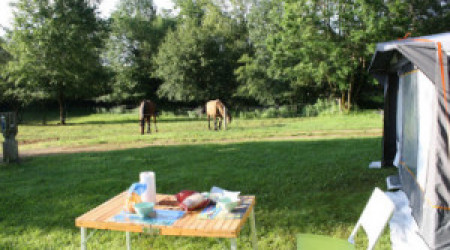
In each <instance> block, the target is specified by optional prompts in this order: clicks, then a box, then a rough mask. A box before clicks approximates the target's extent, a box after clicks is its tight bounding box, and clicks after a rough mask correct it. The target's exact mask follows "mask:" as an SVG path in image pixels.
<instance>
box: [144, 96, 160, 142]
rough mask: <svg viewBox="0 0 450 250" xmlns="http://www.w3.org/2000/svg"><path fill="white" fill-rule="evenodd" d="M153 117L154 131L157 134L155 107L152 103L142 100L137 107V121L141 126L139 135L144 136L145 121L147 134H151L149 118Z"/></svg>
mask: <svg viewBox="0 0 450 250" xmlns="http://www.w3.org/2000/svg"><path fill="white" fill-rule="evenodd" d="M152 116H153V122H154V123H155V131H156V132H158V128H157V127H156V105H155V103H153V102H152V101H149V100H143V101H142V102H141V106H140V107H139V120H140V124H141V135H143V134H144V126H145V122H146V121H147V133H151V132H152V131H151V129H150V118H151V117H152Z"/></svg>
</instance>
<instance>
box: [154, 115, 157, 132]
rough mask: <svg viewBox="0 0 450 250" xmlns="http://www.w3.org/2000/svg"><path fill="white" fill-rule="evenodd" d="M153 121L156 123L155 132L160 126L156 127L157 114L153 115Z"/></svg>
mask: <svg viewBox="0 0 450 250" xmlns="http://www.w3.org/2000/svg"><path fill="white" fill-rule="evenodd" d="M153 122H154V123H155V132H158V128H157V127H156V114H155V115H153Z"/></svg>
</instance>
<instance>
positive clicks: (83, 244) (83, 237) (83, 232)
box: [81, 227, 87, 250]
mask: <svg viewBox="0 0 450 250" xmlns="http://www.w3.org/2000/svg"><path fill="white" fill-rule="evenodd" d="M86 247H87V239H86V228H85V227H82V228H81V250H86V249H87V248H86Z"/></svg>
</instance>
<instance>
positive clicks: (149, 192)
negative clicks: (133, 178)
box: [139, 172, 156, 204]
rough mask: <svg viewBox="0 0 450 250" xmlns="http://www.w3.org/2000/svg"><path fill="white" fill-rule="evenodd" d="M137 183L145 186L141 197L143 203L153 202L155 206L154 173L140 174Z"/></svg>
mask: <svg viewBox="0 0 450 250" xmlns="http://www.w3.org/2000/svg"><path fill="white" fill-rule="evenodd" d="M139 183H142V184H146V185H147V188H146V189H145V191H144V193H143V194H142V195H141V199H142V201H143V202H153V203H155V204H156V179H155V173H154V172H141V173H140V174H139Z"/></svg>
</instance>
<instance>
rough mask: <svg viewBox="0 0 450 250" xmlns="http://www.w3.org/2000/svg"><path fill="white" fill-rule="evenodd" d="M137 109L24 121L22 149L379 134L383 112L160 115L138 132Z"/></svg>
mask: <svg viewBox="0 0 450 250" xmlns="http://www.w3.org/2000/svg"><path fill="white" fill-rule="evenodd" d="M137 117H138V115H137V114H93V115H83V116H71V117H69V118H70V119H69V120H68V125H67V126H59V125H56V124H57V122H58V121H57V120H51V121H49V125H47V126H42V125H40V121H39V120H28V121H27V122H26V123H25V124H23V125H21V126H20V127H19V134H18V137H17V140H18V141H19V145H20V150H21V151H23V150H32V149H43V148H55V147H59V148H61V147H69V148H70V147H72V148H74V147H86V146H98V147H108V146H111V147H118V146H121V147H133V146H134V147H138V146H146V145H168V144H187V143H189V144H203V143H208V142H219V141H220V142H236V141H245V140H247V141H249V140H250V141H258V140H261V139H271V140H280V139H289V138H291V137H295V138H298V139H313V138H317V137H327V138H336V137H361V136H364V137H367V136H380V135H381V124H382V117H381V116H380V115H379V114H377V113H375V112H363V113H355V114H351V115H337V116H325V117H314V118H272V119H233V121H232V123H231V124H230V126H229V130H228V131H226V132H224V131H214V130H211V131H208V123H207V121H206V118H203V119H190V118H188V117H175V116H164V115H163V116H161V117H160V118H159V119H158V122H157V126H158V130H159V132H158V133H155V132H154V127H153V124H152V131H153V133H152V134H151V135H148V134H146V135H144V136H142V135H140V128H139V123H138V121H137Z"/></svg>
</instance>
